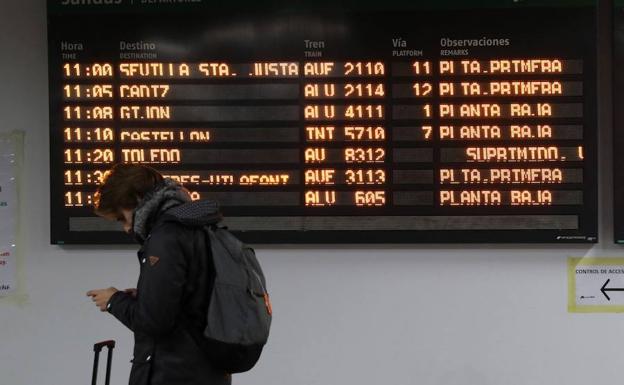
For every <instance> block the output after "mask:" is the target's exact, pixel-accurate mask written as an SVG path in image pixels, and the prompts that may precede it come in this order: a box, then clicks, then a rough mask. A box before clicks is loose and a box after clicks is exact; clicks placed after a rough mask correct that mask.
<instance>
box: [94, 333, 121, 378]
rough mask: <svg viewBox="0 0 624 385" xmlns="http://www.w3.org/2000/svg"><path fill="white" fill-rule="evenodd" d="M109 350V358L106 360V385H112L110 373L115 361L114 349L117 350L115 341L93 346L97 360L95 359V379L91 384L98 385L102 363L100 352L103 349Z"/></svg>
mask: <svg viewBox="0 0 624 385" xmlns="http://www.w3.org/2000/svg"><path fill="white" fill-rule="evenodd" d="M104 347H106V348H108V357H107V358H106V385H110V372H111V365H112V361H113V349H115V341H112V340H110V341H102V342H98V343H97V344H95V345H93V351H94V352H95V358H94V359H93V378H92V379H91V384H92V385H96V383H97V376H98V364H99V361H100V352H101V351H102V349H103V348H104Z"/></svg>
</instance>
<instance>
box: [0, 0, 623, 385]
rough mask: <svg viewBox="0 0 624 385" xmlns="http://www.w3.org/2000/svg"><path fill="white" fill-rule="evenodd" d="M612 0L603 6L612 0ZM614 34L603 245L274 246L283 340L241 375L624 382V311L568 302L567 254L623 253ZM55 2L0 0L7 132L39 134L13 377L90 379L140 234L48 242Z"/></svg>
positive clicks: (8, 341)
mask: <svg viewBox="0 0 624 385" xmlns="http://www.w3.org/2000/svg"><path fill="white" fill-rule="evenodd" d="M603 8H604V7H603ZM603 20H605V21H606V22H605V23H602V24H601V26H600V29H601V30H602V33H603V37H602V38H601V39H600V45H601V50H602V52H603V59H601V60H602V61H603V62H604V63H603V64H602V65H601V73H600V79H601V81H600V84H601V88H602V92H601V96H602V97H601V100H600V103H599V104H600V126H601V127H600V130H601V139H600V143H601V149H602V158H603V159H602V161H601V168H600V170H599V171H598V172H599V173H600V185H601V186H604V187H603V188H602V189H601V206H600V213H599V214H600V217H601V222H600V223H601V242H600V243H599V244H597V245H593V246H569V247H566V248H560V247H554V246H549V245H533V246H531V245H481V246H480V245H459V246H446V245H425V246H410V247H406V246H398V247H395V246H388V247H382V246H379V247H370V246H366V247H357V246H356V247H351V246H337V247H333V246H332V247H279V248H269V247H262V248H259V253H258V254H259V257H260V259H261V261H262V263H263V265H264V268H265V270H266V273H267V276H268V279H269V282H270V287H269V289H270V291H271V293H272V298H273V302H274V309H275V318H274V327H273V334H272V338H271V341H270V344H269V345H268V347H267V348H266V353H265V355H264V356H263V359H262V362H261V363H260V364H259V366H258V367H257V369H255V370H253V372H251V373H249V374H244V375H238V376H235V380H234V381H235V383H236V384H241V385H244V384H262V385H281V384H284V385H313V384H314V385H316V384H318V385H333V384H358V385H378V384H419V385H438V384H440V385H454V384H475V385H476V384H479V385H501V384H506V385H520V384H527V385H528V384H530V385H536V384H566V385H586V384H588V383H591V384H612V383H617V382H621V370H620V369H621V367H622V364H623V363H624V353H623V352H622V346H623V342H624V322H623V318H624V316H623V315H621V314H569V313H568V312H567V310H566V306H567V277H566V259H567V257H568V256H620V257H621V256H624V249H622V248H618V247H616V246H614V245H613V244H612V241H613V239H612V235H611V228H612V226H611V220H612V215H611V203H612V199H611V198H612V197H611V194H612V192H611V179H612V178H611V170H612V165H611V160H610V159H611V154H612V151H611V141H610V139H609V138H610V135H611V122H612V119H611V107H610V100H611V99H610V97H609V96H608V93H609V92H610V73H609V71H610V65H609V63H608V60H604V59H608V58H609V55H610V52H609V51H610V38H609V37H608V33H609V29H608V28H609V15H608V13H604V14H603ZM46 60H47V53H46V16H45V2H44V0H19V1H18V0H0V130H1V131H5V130H6V131H8V130H12V129H19V130H24V131H26V133H27V134H26V162H25V178H26V181H25V190H24V191H23V193H22V195H21V199H22V206H21V207H22V211H21V220H22V222H21V227H20V230H21V233H22V236H23V239H24V240H25V242H24V243H23V244H22V250H23V254H24V260H25V262H24V269H23V272H24V278H25V279H24V281H23V287H22V291H23V292H24V293H26V294H27V298H21V299H19V298H18V299H12V300H6V299H5V300H0V384H1V385H39V384H53V385H61V384H63V385H79V384H85V383H88V381H89V379H90V370H91V364H92V351H91V346H92V343H93V342H95V341H97V340H100V339H108V338H113V339H116V340H117V341H118V348H117V349H116V351H115V360H114V365H113V383H114V384H124V383H126V382H127V376H128V372H129V368H130V366H129V363H128V360H129V358H130V356H131V347H132V342H131V334H130V333H129V332H128V331H126V330H125V329H124V328H123V327H122V326H121V325H120V324H119V323H118V322H116V321H115V320H114V319H113V318H112V317H111V316H109V315H106V314H102V313H100V312H99V311H97V309H96V308H95V307H94V306H93V305H92V303H91V302H90V301H89V300H88V298H87V297H86V296H85V292H86V291H87V290H89V289H91V288H98V287H107V286H109V285H113V286H116V287H118V288H125V287H131V286H133V285H134V282H135V279H136V275H137V273H138V268H137V263H136V259H135V256H134V249H133V248H129V247H88V248H85V247H64V248H61V247H57V246H51V245H49V226H50V221H49V207H50V204H49V193H48V183H49V175H48V159H49V149H48V144H49V143H48V115H47V114H48V112H47V111H48V106H47V103H48V99H47V75H46V74H47V62H46Z"/></svg>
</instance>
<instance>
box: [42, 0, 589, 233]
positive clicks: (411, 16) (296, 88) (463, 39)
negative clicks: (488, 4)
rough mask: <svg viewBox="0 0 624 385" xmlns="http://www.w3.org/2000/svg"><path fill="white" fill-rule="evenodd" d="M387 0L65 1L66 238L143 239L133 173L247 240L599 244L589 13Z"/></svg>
mask: <svg viewBox="0 0 624 385" xmlns="http://www.w3.org/2000/svg"><path fill="white" fill-rule="evenodd" d="M384 3H385V4H381V5H380V4H377V3H375V6H370V4H372V3H371V2H361V3H358V2H352V3H351V4H349V3H348V2H344V3H340V2H338V3H330V2H321V3H318V4H316V3H307V4H306V5H305V6H302V5H301V4H299V5H298V6H294V5H293V4H291V3H288V2H276V1H273V2H265V3H263V4H256V3H253V4H252V3H249V4H248V6H247V5H246V6H243V4H247V3H237V4H230V5H226V4H221V3H211V2H209V1H202V0H195V1H185V2H170V1H123V0H115V1H112V0H111V1H73V0H61V1H50V2H49V3H48V31H49V37H48V38H49V82H50V143H51V176H50V179H51V215H52V243H61V244H62V243H121V242H127V241H129V238H128V237H127V236H125V235H124V234H122V233H121V232H120V231H119V227H118V225H117V224H115V223H112V222H107V221H105V220H103V219H101V218H98V217H96V216H95V215H93V213H92V211H93V208H92V203H93V193H94V191H95V189H96V188H97V185H98V183H99V181H100V178H101V176H102V175H103V173H104V171H105V170H107V169H108V168H110V167H111V166H112V165H113V164H115V163H119V162H122V163H142V164H147V165H150V166H152V167H154V168H156V169H157V170H159V171H160V172H161V173H163V175H165V176H167V177H170V178H172V179H175V180H177V181H179V182H180V183H182V184H183V185H184V186H186V187H187V188H188V189H189V191H190V192H191V194H192V197H193V199H212V200H215V201H217V202H219V204H220V206H221V209H222V211H223V214H224V217H225V220H224V223H225V224H226V225H227V226H228V227H229V228H230V229H231V230H233V231H235V232H236V234H237V235H239V236H240V237H241V238H242V239H243V240H244V241H247V242H252V243H419V242H435V243H441V242H596V241H597V209H596V208H597V204H596V190H597V185H596V167H597V164H596V151H597V146H596V138H597V132H596V130H597V125H596V58H595V56H596V52H595V47H596V41H595V10H594V8H593V7H580V6H579V7H530V6H513V5H510V6H508V7H498V8H481V9H470V10H466V9H440V8H437V9H418V8H417V7H418V3H419V2H407V1H404V2H396V1H388V2H384ZM510 3H511V2H510Z"/></svg>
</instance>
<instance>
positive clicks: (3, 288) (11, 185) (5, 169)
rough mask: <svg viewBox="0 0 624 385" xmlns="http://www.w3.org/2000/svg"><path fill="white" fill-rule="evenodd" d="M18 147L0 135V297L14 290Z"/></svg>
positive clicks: (13, 140)
mask: <svg viewBox="0 0 624 385" xmlns="http://www.w3.org/2000/svg"><path fill="white" fill-rule="evenodd" d="M17 145H18V142H17V138H16V136H15V135H13V134H10V133H9V134H4V133H0V296H3V295H6V294H9V293H11V292H13V291H15V290H16V288H17V287H16V286H17V256H16V250H17V248H16V242H17Z"/></svg>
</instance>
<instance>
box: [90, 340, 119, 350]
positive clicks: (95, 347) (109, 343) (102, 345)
mask: <svg viewBox="0 0 624 385" xmlns="http://www.w3.org/2000/svg"><path fill="white" fill-rule="evenodd" d="M105 347H107V348H108V349H109V350H110V349H115V341H113V340H108V341H102V342H98V343H97V344H95V345H93V351H94V352H96V353H99V352H101V351H102V349H103V348H105Z"/></svg>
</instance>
